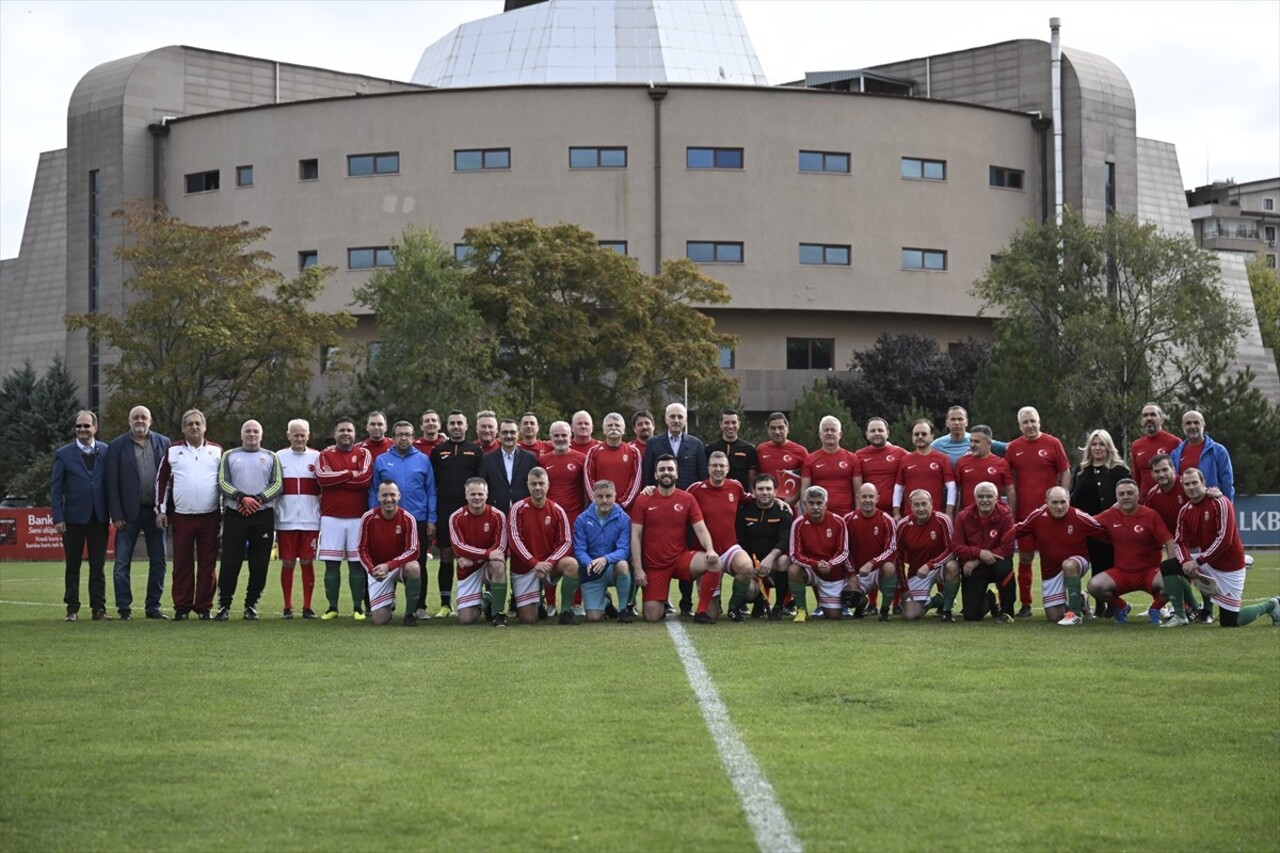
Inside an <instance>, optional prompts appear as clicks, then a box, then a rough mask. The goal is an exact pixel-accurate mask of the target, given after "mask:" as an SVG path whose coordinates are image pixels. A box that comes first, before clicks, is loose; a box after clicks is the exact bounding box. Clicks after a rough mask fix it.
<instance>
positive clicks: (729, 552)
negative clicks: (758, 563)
mask: <svg viewBox="0 0 1280 853" xmlns="http://www.w3.org/2000/svg"><path fill="white" fill-rule="evenodd" d="M739 553H742V554H747V552H746V550H745V549H743V547H742V546H741V545H736V544H735V545H730V546H729V547H728V548H727V549H725V552H724V553H723V554H721V555H720V571H722V572H724V573H725V574H729V567H730V566H732V565H733V558H734V556H736V555H737V554H739ZM747 559H748V560H750V559H751V555H750V554H747ZM752 562H753V563H754V562H755V561H754V560H752Z"/></svg>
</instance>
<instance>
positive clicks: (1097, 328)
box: [973, 211, 1244, 442]
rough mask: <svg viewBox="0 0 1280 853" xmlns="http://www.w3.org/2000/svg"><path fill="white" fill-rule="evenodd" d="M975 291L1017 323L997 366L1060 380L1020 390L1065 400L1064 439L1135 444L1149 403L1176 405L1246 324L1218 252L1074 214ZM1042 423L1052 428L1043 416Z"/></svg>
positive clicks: (1031, 229)
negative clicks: (1140, 414)
mask: <svg viewBox="0 0 1280 853" xmlns="http://www.w3.org/2000/svg"><path fill="white" fill-rule="evenodd" d="M973 292H974V295H975V296H977V297H978V298H979V299H981V300H982V302H983V304H984V309H985V310H991V311H994V312H998V313H1001V314H1003V316H1004V317H1005V318H1006V319H1004V320H1001V321H997V325H998V326H999V325H1003V324H1009V325H1008V327H1007V328H1005V329H1003V330H1002V331H1003V334H999V333H998V334H997V337H996V348H995V352H994V353H993V356H992V362H993V363H994V364H1001V363H1004V365H1005V367H1006V370H1007V371H1020V370H1024V369H1025V370H1026V372H1027V375H1028V376H1029V377H1032V379H1033V380H1040V379H1043V378H1052V380H1053V385H1054V386H1056V387H1055V388H1054V392H1055V393H1053V394H1052V395H1046V393H1045V387H1046V386H1045V385H1039V387H1036V386H1034V385H1028V384H1027V383H1028V382H1030V381H1031V380H1024V382H1023V383H1020V384H1023V385H1024V387H1025V393H1026V394H1027V395H1028V399H1027V403H1028V404H1031V405H1036V406H1037V408H1041V404H1040V399H1041V398H1042V397H1044V396H1053V397H1056V399H1054V400H1052V403H1053V405H1052V409H1051V411H1052V412H1053V414H1054V416H1055V419H1056V418H1060V419H1061V421H1060V423H1059V429H1060V430H1061V433H1060V434H1061V435H1062V437H1063V439H1064V442H1067V441H1072V440H1076V439H1078V438H1083V435H1084V433H1085V431H1086V430H1088V429H1090V428H1093V427H1105V428H1107V429H1110V430H1112V431H1113V435H1116V436H1117V437H1119V438H1121V439H1125V438H1127V434H1128V432H1129V425H1130V424H1131V422H1132V421H1133V413H1134V412H1136V411H1137V410H1138V408H1139V407H1140V406H1141V405H1142V403H1143V402H1145V401H1147V400H1165V399H1177V398H1178V397H1180V396H1182V395H1184V394H1185V393H1186V391H1187V389H1188V388H1189V387H1190V384H1191V382H1192V380H1193V379H1194V378H1195V377H1196V376H1197V375H1198V374H1199V373H1200V372H1201V369H1202V367H1203V366H1204V365H1207V364H1210V363H1214V362H1216V361H1218V360H1229V359H1230V358H1231V357H1232V356H1233V355H1234V353H1235V348H1236V343H1237V341H1238V339H1239V337H1240V333H1241V331H1242V329H1243V324H1244V318H1243V315H1242V312H1241V311H1240V310H1239V309H1238V308H1237V307H1236V306H1235V305H1234V304H1233V303H1232V302H1231V301H1230V300H1229V299H1228V298H1227V297H1226V296H1225V295H1223V293H1222V290H1221V288H1220V286H1219V272H1218V263H1217V259H1216V258H1215V257H1214V256H1213V254H1212V253H1211V252H1206V251H1204V250H1202V249H1200V248H1198V247H1197V246H1196V245H1195V242H1194V241H1193V240H1192V239H1191V237H1190V236H1186V235H1178V236H1175V235H1169V234H1165V233H1162V232H1161V231H1160V230H1159V229H1158V228H1157V227H1156V226H1155V225H1154V224H1153V223H1146V224H1143V223H1139V222H1138V221H1137V220H1136V219H1134V218H1133V217H1126V216H1115V217H1112V218H1111V219H1110V220H1108V221H1107V222H1106V223H1104V224H1102V225H1086V224H1085V222H1084V220H1083V219H1082V218H1081V217H1080V215H1079V214H1077V213H1075V212H1073V211H1068V212H1067V214H1066V215H1065V216H1064V217H1063V221H1062V224H1061V226H1059V225H1057V224H1055V223H1053V222H1048V223H1045V224H1043V225H1029V226H1028V227H1026V228H1024V229H1023V230H1022V231H1020V232H1019V233H1017V234H1015V235H1014V237H1013V239H1012V241H1011V242H1010V244H1009V246H1008V248H1007V249H1006V250H1005V251H1004V252H1003V253H1002V254H1001V256H1000V260H999V262H997V263H994V264H992V265H991V266H990V267H989V268H988V269H987V272H986V274H985V275H984V276H983V277H982V278H981V279H979V280H978V281H977V282H975V283H974V286H973ZM1002 347H1003V349H1002ZM1028 355H1030V356H1031V357H1032V360H1033V361H1038V362H1039V364H1030V363H1028V362H1027V361H1025V359H1026V358H1027V357H1028ZM1046 373H1049V374H1050V376H1049V377H1045V374H1046ZM991 380H992V377H987V378H986V380H984V381H987V382H989V381H991ZM985 392H986V393H987V394H988V395H992V390H991V389H990V387H989V386H987V387H986V388H985ZM979 397H980V398H982V397H983V393H980V394H979ZM1041 418H1042V421H1046V424H1045V426H1046V428H1048V423H1047V421H1048V419H1047V418H1046V417H1045V412H1044V411H1041ZM1055 422H1056V421H1055Z"/></svg>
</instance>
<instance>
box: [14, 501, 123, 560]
mask: <svg viewBox="0 0 1280 853" xmlns="http://www.w3.org/2000/svg"><path fill="white" fill-rule="evenodd" d="M115 545H116V530H115V528H114V527H113V528H111V534H110V538H108V539H107V557H108V558H112V557H114V556H115ZM63 559H64V554H63V550H62V534H60V533H58V531H57V528H55V527H54V526H53V509H52V508H51V507H47V506H40V507H25V508H23V509H0V560H57V561H58V562H62V560H63Z"/></svg>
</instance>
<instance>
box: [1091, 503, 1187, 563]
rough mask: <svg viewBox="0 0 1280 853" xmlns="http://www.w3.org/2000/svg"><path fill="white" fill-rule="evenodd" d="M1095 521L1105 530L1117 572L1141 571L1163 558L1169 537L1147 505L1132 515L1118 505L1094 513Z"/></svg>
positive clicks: (1166, 530) (1170, 537)
mask: <svg viewBox="0 0 1280 853" xmlns="http://www.w3.org/2000/svg"><path fill="white" fill-rule="evenodd" d="M1097 518H1098V523H1099V524H1101V525H1102V526H1103V528H1104V529H1105V530H1106V538H1107V539H1110V540H1111V544H1112V545H1113V546H1114V547H1115V550H1116V562H1115V568H1116V569H1118V570H1120V571H1122V572H1123V571H1128V572H1144V571H1149V570H1150V569H1154V568H1156V567H1158V566H1159V565H1160V563H1161V561H1162V560H1163V559H1164V550H1163V546H1164V543H1166V542H1168V541H1169V540H1170V539H1172V538H1173V534H1172V533H1170V532H1169V528H1168V527H1167V526H1166V525H1165V523H1164V521H1163V520H1162V519H1161V518H1160V514H1159V513H1158V512H1156V511H1155V510H1154V509H1152V508H1151V507H1149V506H1140V507H1138V509H1137V511H1136V512H1134V514H1133V515H1125V514H1124V513H1123V512H1121V511H1120V507H1118V506H1113V507H1111V509H1108V510H1103V511H1102V512H1100V513H1098V516H1097Z"/></svg>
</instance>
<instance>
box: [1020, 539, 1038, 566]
mask: <svg viewBox="0 0 1280 853" xmlns="http://www.w3.org/2000/svg"><path fill="white" fill-rule="evenodd" d="M1035 541H1036V538H1035V537H1034V536H1019V537H1018V562H1019V563H1030V562H1031V558H1032V557H1034V556H1035V554H1036V552H1035V550H1034V549H1033V548H1032V547H1031V546H1032V545H1034V544H1035Z"/></svg>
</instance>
